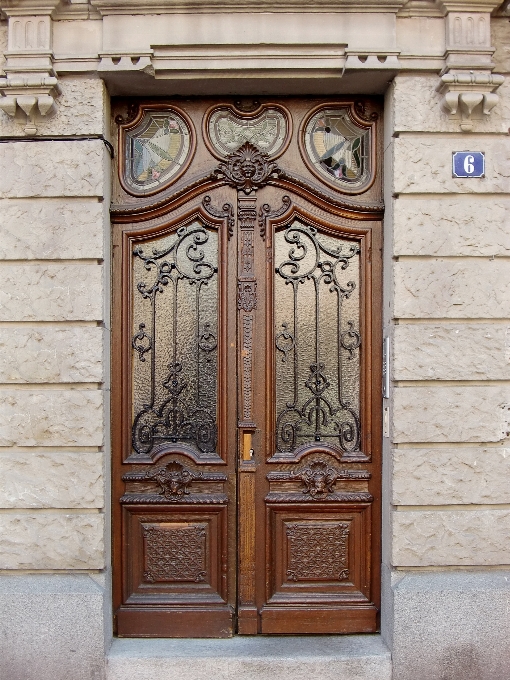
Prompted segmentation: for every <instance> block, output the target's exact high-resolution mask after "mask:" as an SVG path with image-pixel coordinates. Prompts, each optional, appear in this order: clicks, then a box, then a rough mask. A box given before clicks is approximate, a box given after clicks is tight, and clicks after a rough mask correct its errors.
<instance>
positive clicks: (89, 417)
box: [0, 389, 103, 446]
mask: <svg viewBox="0 0 510 680" xmlns="http://www.w3.org/2000/svg"><path fill="white" fill-rule="evenodd" d="M102 443H103V394H102V392H101V391H100V390H41V391H40V392H36V391H32V390H28V389H27V390H15V389H11V390H8V389H1V390H0V446H100V445H101V444H102Z"/></svg>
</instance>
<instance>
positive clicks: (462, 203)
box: [393, 114, 510, 257]
mask: <svg viewBox="0 0 510 680" xmlns="http://www.w3.org/2000/svg"><path fill="white" fill-rule="evenodd" d="M509 118H510V114H509ZM393 254H394V255H396V256H399V255H439V256H454V255H487V256H489V257H490V256H493V255H496V256H497V255H507V256H508V255H509V254H510V200H509V199H507V198H503V197H498V198H494V197H493V196H487V197H481V196H476V197H474V196H465V195H464V196H449V197H441V198H438V199H436V200H434V199H430V198H429V199H423V198H414V197H411V196H407V195H404V196H403V197H401V198H400V199H398V200H396V201H395V202H394V204H393Z"/></svg>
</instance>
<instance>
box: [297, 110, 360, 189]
mask: <svg viewBox="0 0 510 680" xmlns="http://www.w3.org/2000/svg"><path fill="white" fill-rule="evenodd" d="M372 129H373V123H365V124H364V125H363V124H362V123H361V121H360V122H357V121H356V120H355V119H354V117H353V116H352V114H351V110H350V107H338V108H321V109H320V110H318V111H316V112H315V113H313V114H312V115H311V116H310V117H309V118H308V120H307V121H306V122H305V124H304V127H303V136H302V139H301V143H302V145H304V153H303V158H304V160H305V162H306V164H307V165H308V167H309V168H310V170H312V172H314V173H315V174H317V175H319V177H320V178H321V179H322V180H325V181H326V182H327V183H328V184H329V185H331V186H333V187H334V188H335V189H341V190H342V191H347V192H349V193H359V192H361V191H364V190H366V189H367V188H368V187H369V186H370V184H371V183H372V179H373V160H372V148H373V139H372V137H373V134H372Z"/></svg>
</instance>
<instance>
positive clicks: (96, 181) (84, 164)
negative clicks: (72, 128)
mask: <svg viewBox="0 0 510 680" xmlns="http://www.w3.org/2000/svg"><path fill="white" fill-rule="evenodd" d="M107 157H108V159H109V156H108V154H107V152H106V150H105V147H104V145H103V142H102V141H101V140H99V139H94V140H77V141H49V142H21V141H17V142H12V143H7V144H2V153H1V154H0V198H23V197H24V196H34V197H42V196H48V197H49V196H103V192H104V184H105V179H106V176H105V166H106V162H107ZM108 165H109V163H108Z"/></svg>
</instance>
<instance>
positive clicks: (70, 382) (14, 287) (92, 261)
mask: <svg viewBox="0 0 510 680" xmlns="http://www.w3.org/2000/svg"><path fill="white" fill-rule="evenodd" d="M60 82H61V84H62V91H63V94H62V97H61V98H60V99H59V104H58V111H57V113H56V115H55V116H54V117H52V118H48V119H47V120H45V121H42V122H41V125H40V128H39V133H40V134H44V135H53V136H58V135H87V134H96V135H97V134H102V133H103V132H104V131H105V129H106V123H105V121H107V120H108V115H109V114H108V107H107V106H106V101H107V98H106V94H105V88H104V85H103V83H102V81H101V80H99V79H98V78H85V77H79V78H76V77H73V78H61V79H60ZM22 132H23V131H22V127H21V126H19V125H18V123H17V122H15V121H13V120H12V119H10V118H9V117H8V116H6V115H5V114H4V113H3V112H0V135H2V136H19V135H20V134H22ZM1 152H2V153H1V154H0V213H1V216H2V236H1V239H0V272H1V275H2V286H1V292H0V537H1V538H0V573H1V572H2V571H7V572H9V571H12V570H23V571H25V572H27V571H28V572H35V573H38V572H40V571H41V570H42V571H48V570H57V571H62V570H64V571H67V570H76V569H78V570H80V571H83V570H85V571H97V570H100V569H102V568H103V567H104V565H105V538H104V531H105V528H104V527H105V515H104V507H105V469H106V468H105V444H106V445H107V440H108V435H107V434H106V433H107V431H108V430H107V421H106V419H105V415H104V412H105V398H104V395H105V391H104V385H105V382H104V380H105V378H104V374H105V371H104V361H103V357H104V354H105V346H104V342H105V339H106V334H105V329H104V326H105V323H104V322H105V319H107V318H108V314H109V313H108V306H107V297H108V293H107V291H108V286H107V285H106V286H105V277H104V272H103V260H104V258H105V243H108V240H109V219H108V204H109V193H108V186H109V179H110V158H109V155H108V153H107V151H106V150H105V147H104V145H103V143H102V142H101V141H100V140H77V141H46V142H42V141H39V142H37V141H35V142H30V143H29V142H23V141H21V140H19V141H15V142H12V143H6V144H2V148H1ZM106 252H107V249H106ZM106 284H107V282H106Z"/></svg>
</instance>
